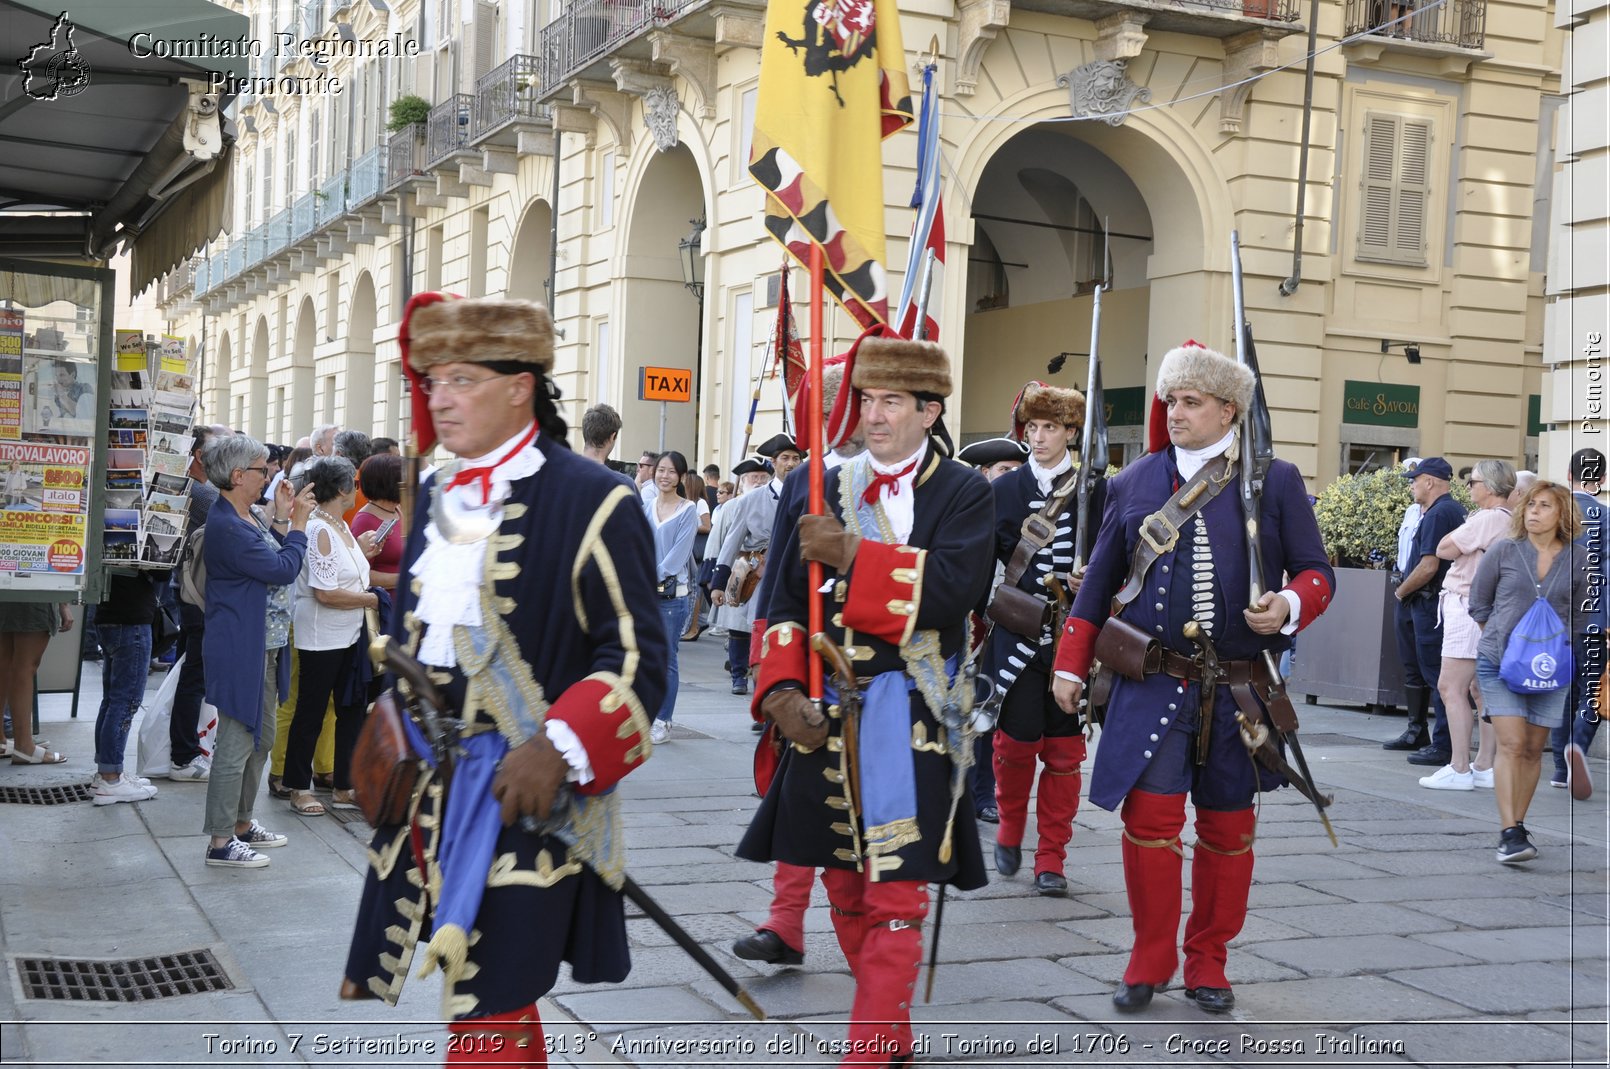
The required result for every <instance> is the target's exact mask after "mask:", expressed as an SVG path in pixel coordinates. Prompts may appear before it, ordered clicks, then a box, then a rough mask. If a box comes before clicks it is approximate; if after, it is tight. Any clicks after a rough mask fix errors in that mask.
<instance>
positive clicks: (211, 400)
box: [205, 330, 235, 424]
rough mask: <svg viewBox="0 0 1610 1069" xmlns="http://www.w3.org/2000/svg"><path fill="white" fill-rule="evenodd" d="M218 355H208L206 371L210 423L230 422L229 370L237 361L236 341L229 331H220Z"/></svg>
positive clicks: (207, 407)
mask: <svg viewBox="0 0 1610 1069" xmlns="http://www.w3.org/2000/svg"><path fill="white" fill-rule="evenodd" d="M216 348H217V355H216V356H213V355H212V354H208V356H207V365H208V366H207V369H206V372H207V374H208V376H209V378H208V379H207V383H206V389H207V391H208V396H207V397H206V399H205V400H206V406H205V407H206V410H207V418H206V422H208V423H226V424H227V423H228V422H229V417H230V412H229V371H230V368H231V366H232V365H233V364H234V362H235V355H234V343H233V339H232V338H231V337H230V334H229V331H227V330H221V331H219V332H218V341H217V343H216Z"/></svg>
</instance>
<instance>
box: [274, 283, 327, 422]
mask: <svg viewBox="0 0 1610 1069" xmlns="http://www.w3.org/2000/svg"><path fill="white" fill-rule="evenodd" d="M317 345H318V313H317V312H316V311H315V309H314V307H313V298H312V297H304V298H302V304H301V305H300V307H298V308H297V310H296V343H295V345H293V346H292V348H291V381H290V382H289V383H288V384H287V386H286V391H287V393H288V395H289V399H290V404H289V405H288V406H286V407H287V409H288V414H287V417H286V418H287V422H286V423H285V425H283V426H281V427H280V428H279V433H280V434H281V435H282V436H283V438H282V440H283V441H286V442H294V441H296V440H297V439H298V438H300V437H302V436H303V435H304V434H307V433H308V432H309V431H311V430H312V429H313V424H314V423H315V422H318V423H323V422H324V420H323V419H318V420H315V419H314V412H313V403H314V388H313V350H314V348H315V347H316V346H317Z"/></svg>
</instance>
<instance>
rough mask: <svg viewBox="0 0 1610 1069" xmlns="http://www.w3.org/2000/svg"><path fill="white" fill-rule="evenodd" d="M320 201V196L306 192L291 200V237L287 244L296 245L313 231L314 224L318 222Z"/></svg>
mask: <svg viewBox="0 0 1610 1069" xmlns="http://www.w3.org/2000/svg"><path fill="white" fill-rule="evenodd" d="M318 202H319V198H318V197H317V195H315V194H313V193H304V194H302V195H301V196H300V197H297V198H296V199H295V200H294V201H292V202H291V237H290V240H289V241H288V242H287V243H286V244H289V245H294V244H295V243H296V242H298V241H301V240H302V239H303V238H305V237H307V236H308V235H309V234H311V233H313V226H314V224H315V223H317V222H318V214H319V210H318Z"/></svg>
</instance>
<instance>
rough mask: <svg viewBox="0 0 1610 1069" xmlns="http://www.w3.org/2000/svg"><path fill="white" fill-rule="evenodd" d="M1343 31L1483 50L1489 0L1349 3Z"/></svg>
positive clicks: (1352, 0) (1353, 0) (1354, 0)
mask: <svg viewBox="0 0 1610 1069" xmlns="http://www.w3.org/2000/svg"><path fill="white" fill-rule="evenodd" d="M1345 15H1346V24H1345V26H1344V29H1343V32H1344V33H1345V34H1346V35H1347V36H1349V37H1351V36H1353V35H1354V34H1360V33H1368V34H1372V35H1375V36H1379V37H1387V38H1391V39H1394V40H1399V41H1414V42H1417V43H1419V44H1437V45H1453V46H1454V47H1456V48H1481V47H1482V46H1483V45H1485V44H1486V42H1487V0H1445V2H1444V3H1441V4H1436V5H1423V4H1420V3H1417V2H1415V0H1347V9H1346V12H1345Z"/></svg>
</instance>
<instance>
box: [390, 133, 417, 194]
mask: <svg viewBox="0 0 1610 1069" xmlns="http://www.w3.org/2000/svg"><path fill="white" fill-rule="evenodd" d="M424 173H425V124H424V123H421V122H415V123H409V124H408V125H407V126H405V127H403V128H402V129H401V130H398V131H397V132H395V133H393V134H392V135H391V136H390V137H388V138H387V139H386V188H387V189H392V188H395V187H396V186H398V185H401V184H402V182H403V180H404V179H407V178H412V177H413V176H414V175H419V174H424Z"/></svg>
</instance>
